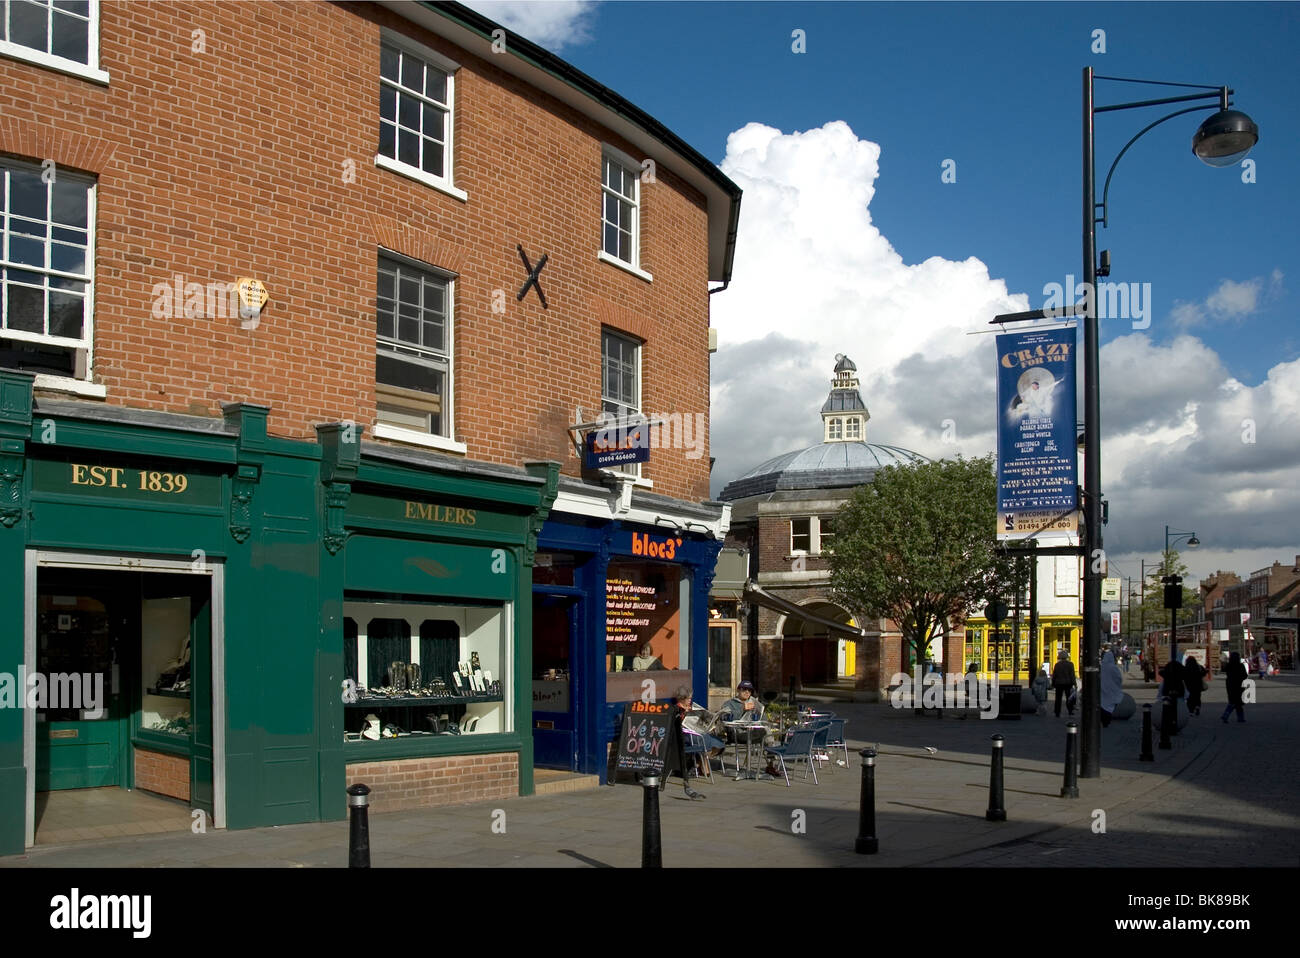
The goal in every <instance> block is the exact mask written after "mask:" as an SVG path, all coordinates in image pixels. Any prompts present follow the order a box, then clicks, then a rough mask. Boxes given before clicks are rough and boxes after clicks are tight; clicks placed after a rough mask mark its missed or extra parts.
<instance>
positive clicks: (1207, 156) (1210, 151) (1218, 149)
mask: <svg viewBox="0 0 1300 958" xmlns="http://www.w3.org/2000/svg"><path fill="white" fill-rule="evenodd" d="M1258 142H1259V127H1258V126H1256V125H1255V121H1254V120H1252V119H1251V118H1250V117H1248V116H1247V115H1246V114H1244V113H1242V112H1240V111H1239V110H1220V111H1219V112H1218V113H1216V114H1214V115H1213V116H1211V117H1210V118H1209V119H1207V120H1206V121H1205V122H1204V123H1202V124H1201V128H1200V129H1199V130H1197V131H1196V135H1195V136H1193V137H1192V152H1193V153H1195V154H1196V155H1197V156H1198V157H1199V158H1200V159H1201V161H1202V162H1204V163H1207V164H1208V165H1210V166H1234V165H1236V164H1237V163H1238V162H1240V161H1241V159H1242V158H1243V157H1245V155H1246V154H1247V153H1249V152H1250V151H1251V148H1252V147H1254V145H1255V144H1256V143H1258Z"/></svg>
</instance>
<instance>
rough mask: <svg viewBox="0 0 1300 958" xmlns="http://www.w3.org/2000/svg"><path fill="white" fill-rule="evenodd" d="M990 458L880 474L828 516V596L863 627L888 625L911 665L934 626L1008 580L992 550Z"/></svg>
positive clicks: (1003, 562)
mask: <svg viewBox="0 0 1300 958" xmlns="http://www.w3.org/2000/svg"><path fill="white" fill-rule="evenodd" d="M996 514H997V479H996V476H995V474H994V466H993V459H992V457H991V456H986V457H984V458H982V459H969V460H968V459H962V458H960V457H958V458H957V459H956V460H941V461H939V462H925V463H920V464H915V465H907V466H888V467H886V468H884V469H882V470H880V471H879V472H877V473H876V475H875V478H874V479H873V480H872V481H871V482H870V483H868V484H867V485H864V486H860V487H858V488H857V489H855V490H854V492H853V495H852V496H851V497H850V498H849V499H848V501H847V502H845V504H844V505H843V506H842V507H841V508H840V511H839V512H838V513H837V514H836V517H835V552H834V554H833V555H832V556H831V560H830V565H831V589H832V591H833V592H834V593H835V595H836V596H837V598H838V600H839V601H840V602H842V603H843V604H844V605H845V607H846V608H849V609H851V610H853V611H854V613H855V614H856V615H858V616H859V621H862V620H863V619H877V618H886V619H891V620H893V622H894V623H895V624H896V625H897V626H898V628H899V629H900V631H901V632H902V634H903V639H904V641H905V642H906V643H907V644H908V645H909V646H910V647H911V649H912V651H913V653H914V654H915V656H916V661H918V662H923V661H925V652H926V648H927V647H928V646H929V644H930V642H931V641H932V640H933V639H934V637H935V635H936V634H937V633H938V630H939V628H940V626H943V625H944V624H946V623H949V622H951V621H952V620H953V619H955V618H965V617H967V616H968V615H969V614H970V613H971V612H972V611H973V610H974V609H976V608H977V607H982V606H983V604H984V601H985V600H986V599H987V598H988V597H989V596H991V595H995V594H998V593H1000V592H1003V591H1005V588H1006V585H1007V583H1009V582H1010V581H1011V568H1010V565H1011V564H1010V561H1009V560H1008V559H1007V558H1006V557H1005V556H1004V555H1002V554H1000V553H999V552H998V550H997V542H996V536H995V525H996V524H995V516H996Z"/></svg>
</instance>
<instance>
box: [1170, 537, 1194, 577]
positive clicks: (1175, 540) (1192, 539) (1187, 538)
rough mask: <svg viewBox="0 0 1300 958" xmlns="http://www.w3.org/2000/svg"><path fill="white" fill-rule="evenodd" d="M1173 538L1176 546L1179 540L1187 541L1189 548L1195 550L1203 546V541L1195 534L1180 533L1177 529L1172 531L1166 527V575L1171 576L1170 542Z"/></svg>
mask: <svg viewBox="0 0 1300 958" xmlns="http://www.w3.org/2000/svg"><path fill="white" fill-rule="evenodd" d="M1171 537H1172V538H1173V540H1174V544H1175V545H1177V544H1178V540H1179V539H1186V540H1187V548H1189V549H1195V548H1196V547H1197V546H1199V545H1200V544H1201V540H1200V539H1198V538H1196V533H1195V532H1179V531H1178V530H1177V529H1170V528H1169V527H1168V526H1165V574H1166V575H1168V574H1169V540H1170V538H1171Z"/></svg>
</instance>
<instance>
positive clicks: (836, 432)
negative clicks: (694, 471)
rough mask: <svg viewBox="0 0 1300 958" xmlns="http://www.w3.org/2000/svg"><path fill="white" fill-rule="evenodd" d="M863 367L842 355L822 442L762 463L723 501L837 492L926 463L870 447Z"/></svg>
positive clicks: (904, 452) (825, 409)
mask: <svg viewBox="0 0 1300 958" xmlns="http://www.w3.org/2000/svg"><path fill="white" fill-rule="evenodd" d="M857 372H858V367H857V366H855V365H853V360H851V359H849V358H848V357H847V356H845V355H844V354H843V353H840V354H838V355H836V357H835V378H834V379H832V380H831V391H830V395H828V396H827V397H826V402H825V403H823V404H822V408H821V416H822V430H823V432H822V441H821V442H819V443H817V444H816V445H814V446H809V447H807V448H806V449H796V450H795V451H794V452H787V453H785V454H783V455H780V456H776V457H775V458H772V459H769V460H767V461H766V462H762V463H759V464H758V465H757V466H755V467H754V468H753V469H751V470H749V472H747V473H745V474H744V475H742V476H739V477H738V478H736V479H733V480H732V481H731V482H729V483H727V485H726V487H725V488H724V489H723V490H722V492H721V493H720V494H719V495H718V498H719V499H721V500H722V501H724V502H728V501H734V500H736V499H745V498H747V497H749V496H756V495H768V494H771V493H773V492H781V491H785V490H797V489H834V488H841V487H845V486H858V485H861V484H862V483H864V482H870V481H871V480H872V478H873V477H874V476H875V474H876V471H877V470H878V469H883V468H884V467H885V466H903V465H908V464H910V463H915V462H925V461H926V457H925V456H922V455H921V454H920V453H916V452H913V451H912V450H910V449H903V448H900V447H899V446H887V445H882V444H880V443H874V442H867V441H866V434H867V420H868V419H870V418H871V413H869V412H867V404H866V403H864V402H863V401H862V396H861V394H859V392H858V377H857Z"/></svg>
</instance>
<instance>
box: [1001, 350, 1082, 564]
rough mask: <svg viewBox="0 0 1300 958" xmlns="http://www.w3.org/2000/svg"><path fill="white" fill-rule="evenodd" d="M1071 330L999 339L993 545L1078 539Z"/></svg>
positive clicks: (1073, 364)
mask: <svg viewBox="0 0 1300 958" xmlns="http://www.w3.org/2000/svg"><path fill="white" fill-rule="evenodd" d="M1075 338H1076V337H1075V330H1074V329H1049V330H1040V331H1038V332H1034V331H1032V330H1026V331H1023V332H1018V333H1004V334H1002V335H1000V336H998V518H997V525H998V533H997V534H998V539H1000V540H1005V539H1027V538H1029V537H1030V536H1032V535H1034V534H1035V533H1040V532H1047V531H1049V530H1050V531H1051V532H1053V533H1057V534H1060V533H1077V532H1078V531H1079V522H1078V513H1077V511H1076V508H1077V505H1078V453H1077V451H1076V445H1075V444H1076V432H1075V428H1076V427H1075V391H1074V389H1075V363H1074V353H1075Z"/></svg>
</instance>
